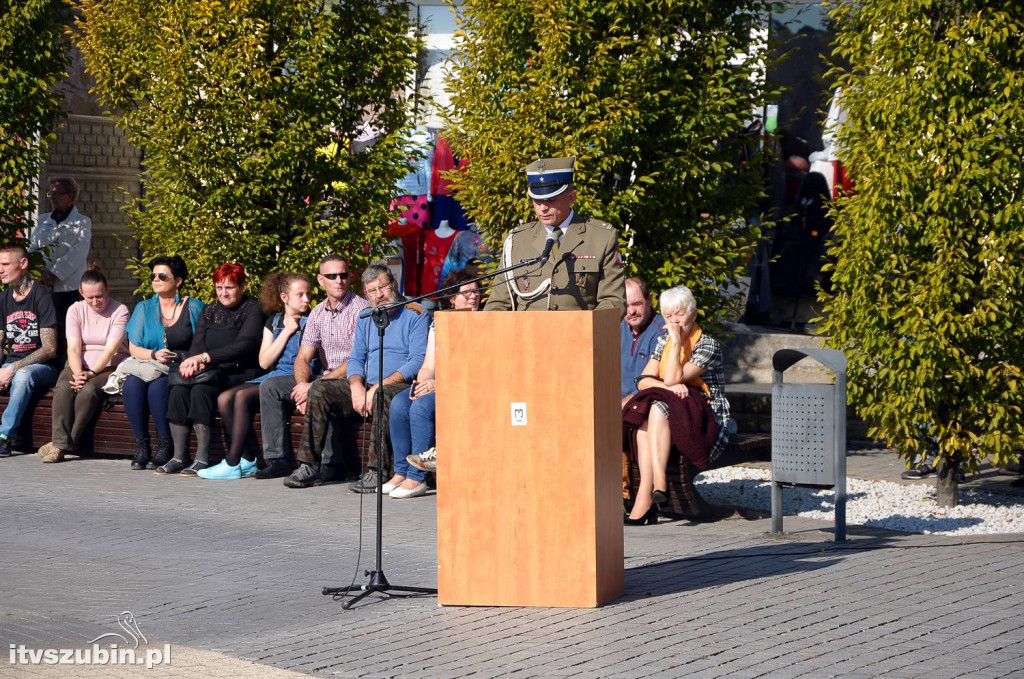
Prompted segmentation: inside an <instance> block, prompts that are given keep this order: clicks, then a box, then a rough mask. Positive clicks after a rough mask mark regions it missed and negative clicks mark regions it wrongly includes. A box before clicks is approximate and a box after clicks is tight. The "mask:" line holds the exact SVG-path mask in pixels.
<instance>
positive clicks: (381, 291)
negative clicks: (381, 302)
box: [365, 283, 391, 297]
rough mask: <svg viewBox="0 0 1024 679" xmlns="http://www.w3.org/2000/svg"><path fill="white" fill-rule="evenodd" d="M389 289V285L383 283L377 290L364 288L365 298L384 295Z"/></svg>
mask: <svg viewBox="0 0 1024 679" xmlns="http://www.w3.org/2000/svg"><path fill="white" fill-rule="evenodd" d="M390 289H391V283H385V284H384V285H382V286H380V287H379V288H366V290H365V292H366V296H367V297H376V296H377V295H380V294H384V293H386V292H387V291H388V290H390Z"/></svg>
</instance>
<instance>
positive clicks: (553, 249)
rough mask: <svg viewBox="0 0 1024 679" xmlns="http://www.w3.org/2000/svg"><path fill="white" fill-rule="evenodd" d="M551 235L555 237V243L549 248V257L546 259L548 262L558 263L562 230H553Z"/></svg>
mask: <svg viewBox="0 0 1024 679" xmlns="http://www.w3.org/2000/svg"><path fill="white" fill-rule="evenodd" d="M551 235H552V236H554V237H555V242H554V244H553V245H552V246H551V255H550V258H549V259H548V261H549V262H558V248H559V246H560V245H561V244H562V230H561V229H555V230H554V231H552V232H551Z"/></svg>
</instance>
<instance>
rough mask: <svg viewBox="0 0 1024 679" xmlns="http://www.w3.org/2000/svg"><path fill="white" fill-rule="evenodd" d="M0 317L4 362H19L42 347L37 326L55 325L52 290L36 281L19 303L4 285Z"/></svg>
mask: <svg viewBox="0 0 1024 679" xmlns="http://www.w3.org/2000/svg"><path fill="white" fill-rule="evenodd" d="M0 317H2V318H3V321H4V362H5V363H10V362H12V361H20V360H21V359H23V358H25V357H26V356H28V355H29V354H31V353H32V352H33V351H35V350H37V349H39V348H40V347H41V346H43V343H42V340H41V339H40V337H39V329H40V328H56V327H57V312H56V311H55V310H54V308H53V293H52V292H51V291H50V289H49V288H48V287H46V286H45V285H42V284H41V283H39V282H38V281H37V282H35V283H33V284H32V287H31V288H30V289H29V291H28V294H27V295H25V299H23V300H21V301H20V302H19V301H17V300H16V299H14V290H13V289H11V288H7V289H6V290H4V292H3V296H0Z"/></svg>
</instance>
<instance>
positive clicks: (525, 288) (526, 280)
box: [518, 274, 530, 292]
mask: <svg viewBox="0 0 1024 679" xmlns="http://www.w3.org/2000/svg"><path fill="white" fill-rule="evenodd" d="M518 280H519V291H520V292H529V291H530V274H523V275H522V276H520V277H519V279H518Z"/></svg>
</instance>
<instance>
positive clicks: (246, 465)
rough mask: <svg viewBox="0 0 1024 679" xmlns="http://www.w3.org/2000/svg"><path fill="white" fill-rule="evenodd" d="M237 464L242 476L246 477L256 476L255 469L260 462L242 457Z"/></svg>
mask: <svg viewBox="0 0 1024 679" xmlns="http://www.w3.org/2000/svg"><path fill="white" fill-rule="evenodd" d="M238 466H239V467H241V469H242V478H243V479H247V478H249V477H250V476H256V470H257V469H259V466H260V464H259V462H257V461H256V460H253V461H252V462H250V461H249V460H247V459H245V458H244V457H243V458H242V461H241V462H239V463H238Z"/></svg>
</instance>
